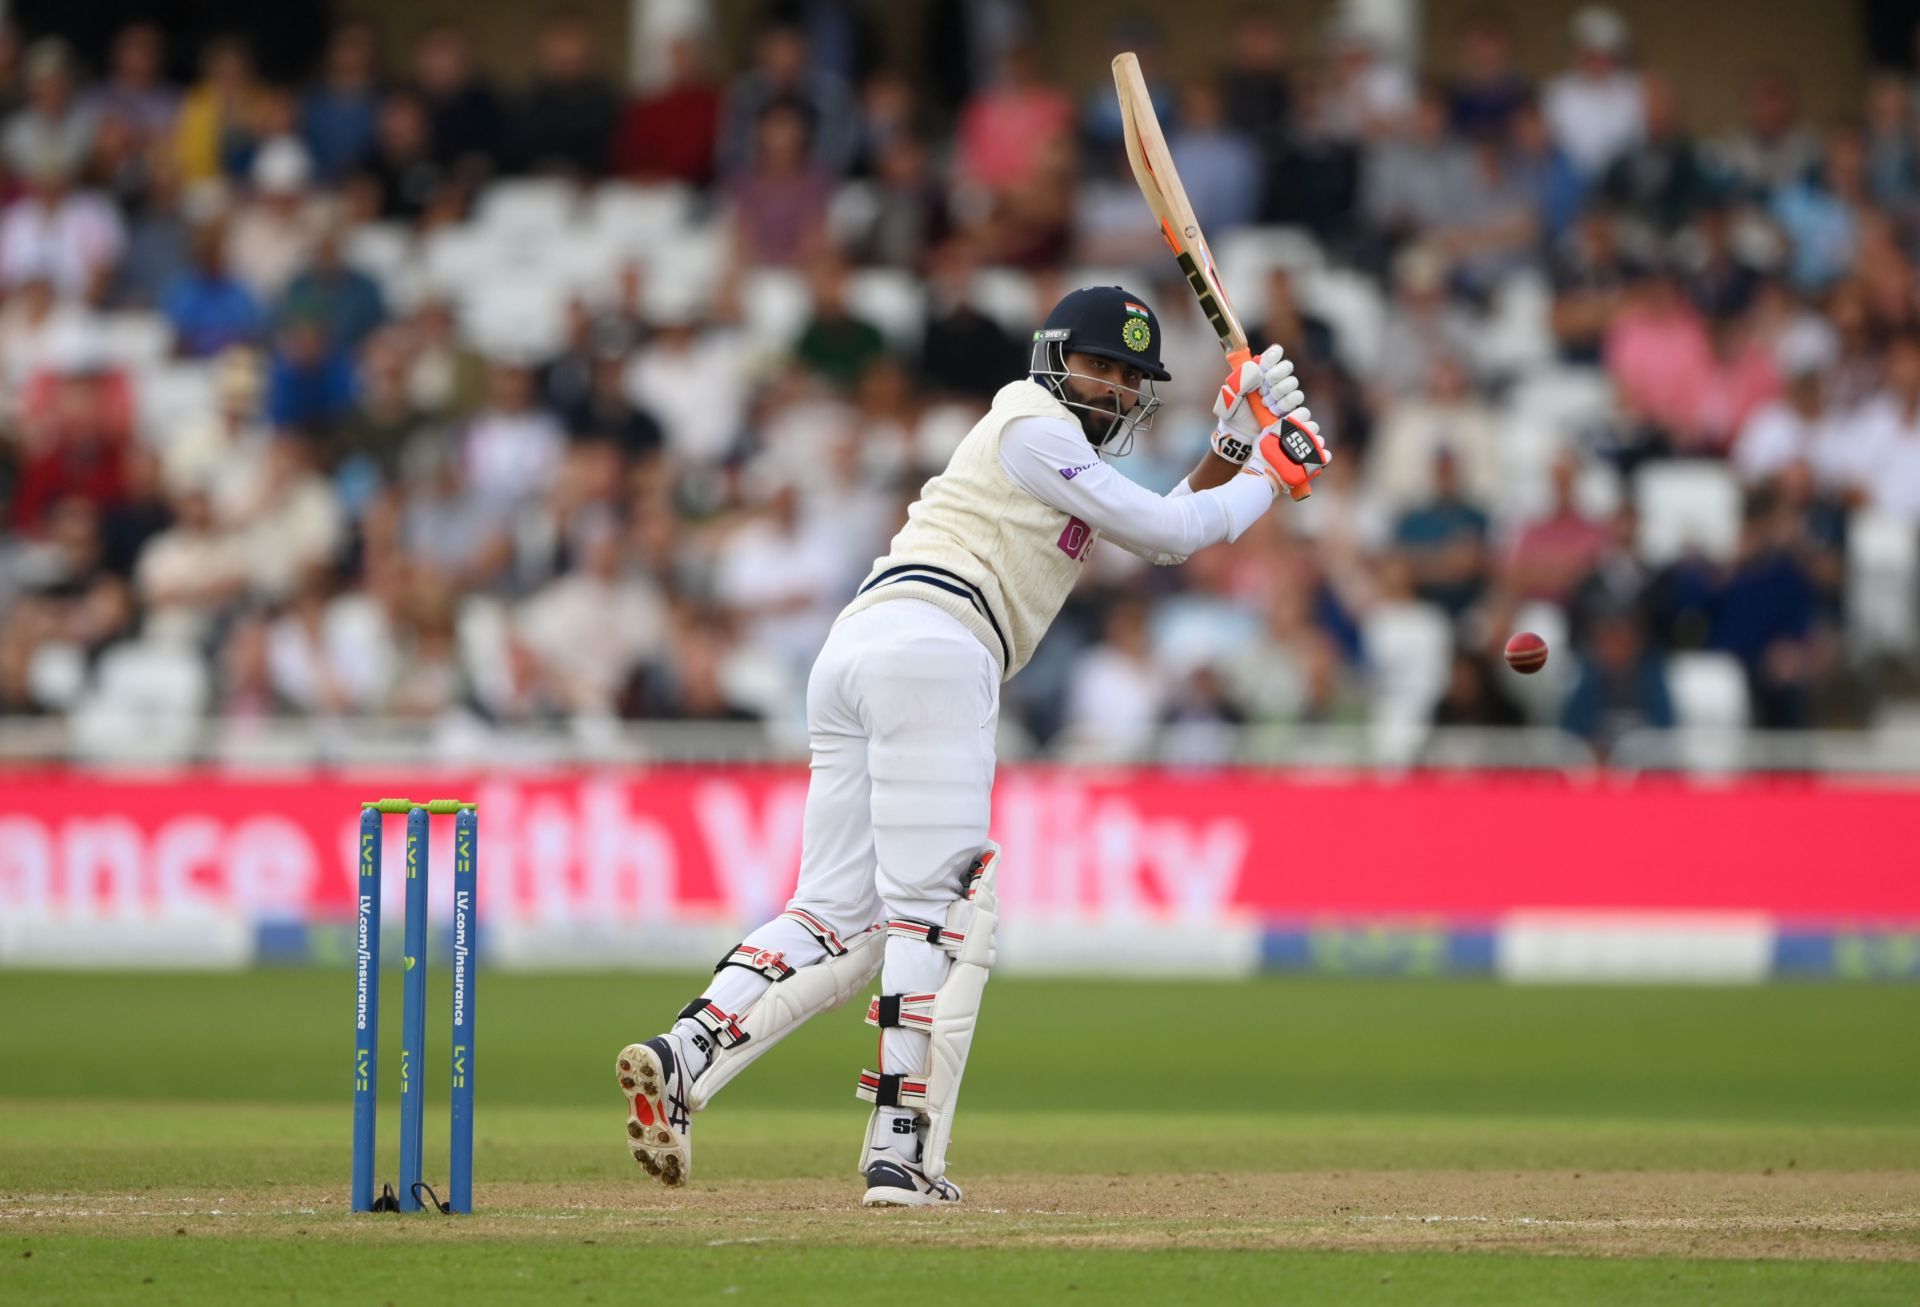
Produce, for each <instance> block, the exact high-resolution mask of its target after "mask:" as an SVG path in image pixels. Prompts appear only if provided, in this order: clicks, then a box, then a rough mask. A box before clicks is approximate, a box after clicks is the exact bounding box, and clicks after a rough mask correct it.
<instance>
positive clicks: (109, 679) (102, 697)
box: [71, 643, 208, 761]
mask: <svg viewBox="0 0 1920 1307" xmlns="http://www.w3.org/2000/svg"><path fill="white" fill-rule="evenodd" d="M207 694H208V669H207V664H206V661H205V659H203V658H202V657H201V655H200V653H199V651H198V650H196V649H192V648H186V647H176V646H173V645H165V644H147V643H128V644H121V645H116V646H115V647H114V648H112V649H109V650H108V651H107V653H106V654H105V656H103V657H102V658H101V660H100V667H99V671H98V674H97V676H96V679H95V683H94V688H93V690H92V691H91V693H89V694H88V695H87V697H86V698H85V699H84V700H83V701H82V702H81V704H80V705H79V706H78V707H77V708H76V709H75V710H74V712H73V716H72V719H71V725H72V731H73V743H74V747H75V749H76V750H77V751H78V752H79V753H80V754H81V755H82V756H84V757H87V758H90V759H93V760H96V761H149V760H162V759H178V758H183V757H185V756H186V755H187V754H188V753H189V752H190V751H191V749H192V747H193V744H194V741H195V740H196V738H197V737H198V734H199V728H200V714H201V712H202V710H203V709H204V708H205V707H206V701H207Z"/></svg>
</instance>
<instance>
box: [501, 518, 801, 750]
mask: <svg viewBox="0 0 1920 1307" xmlns="http://www.w3.org/2000/svg"><path fill="white" fill-rule="evenodd" d="M773 570H774V571H775V572H776V573H777V572H779V571H780V570H781V569H780V568H777V567H776V568H775V569H773ZM666 623H667V613H666V605H665V603H664V601H663V598H662V596H661V594H660V590H659V587H658V586H656V585H655V584H654V583H653V581H652V580H651V579H650V578H648V577H647V576H646V575H645V574H644V573H643V572H639V571H637V570H635V569H633V568H631V567H629V566H627V565H626V560H625V559H623V558H622V556H621V549H620V536H619V534H618V533H617V532H615V531H614V530H612V529H611V528H608V529H603V530H600V531H597V532H595V533H594V534H593V535H591V536H590V537H589V539H588V541H587V543H586V545H585V546H584V548H583V549H582V551H581V554H580V557H579V558H578V560H577V561H576V563H575V565H574V567H573V568H572V570H570V571H568V572H567V573H566V574H565V575H563V576H560V577H557V578H556V579H554V580H553V581H551V582H549V583H548V584H547V585H546V586H545V587H544V588H542V589H541V590H540V591H538V592H537V593H535V594H534V595H533V596H531V597H530V598H529V599H527V601H526V602H525V603H523V604H522V605H521V606H520V609H519V612H518V614H517V615H516V618H515V624H516V626H517V628H518V635H519V639H520V641H521V642H522V643H524V644H525V645H526V647H527V648H528V649H529V650H531V651H532V652H533V654H534V656H535V658H536V660H537V662H538V665H539V669H540V676H541V679H542V680H543V681H544V682H545V683H546V684H547V685H549V686H550V687H552V691H553V694H554V697H555V699H556V700H557V702H559V703H560V704H561V705H563V706H564V708H565V710H566V711H567V712H569V713H585V714H589V715H593V716H606V715H610V714H612V713H613V712H614V710H615V707H616V705H617V703H618V700H619V696H620V693H621V691H622V690H623V689H624V688H625V686H626V684H627V682H628V681H629V680H630V679H631V677H632V675H633V673H634V671H635V670H636V669H638V668H639V667H640V666H641V665H642V664H643V663H644V662H646V661H647V660H649V659H651V658H652V657H654V656H655V655H656V654H657V652H658V651H659V649H660V647H661V645H662V643H663V642H664V640H665V637H666Z"/></svg>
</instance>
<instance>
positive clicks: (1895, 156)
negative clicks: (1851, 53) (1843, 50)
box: [1866, 72, 1920, 224]
mask: <svg viewBox="0 0 1920 1307" xmlns="http://www.w3.org/2000/svg"><path fill="white" fill-rule="evenodd" d="M1916 119H1920V103H1916V102H1915V101H1914V100H1913V99H1912V98H1910V97H1909V96H1908V94H1907V87H1906V85H1905V83H1904V82H1902V80H1901V78H1900V76H1899V74H1897V73H1889V72H1880V73H1875V74H1874V76H1873V78H1872V80H1871V81H1869V82H1868V83H1867V108H1866V151H1867V192H1868V194H1869V195H1871V196H1872V197H1873V200H1874V202H1875V203H1876V204H1878V205H1880V206H1881V207H1883V208H1885V209H1886V210H1887V211H1888V212H1890V213H1891V214H1893V215H1894V216H1895V217H1897V218H1900V219H1902V220H1904V221H1906V222H1908V223H1909V224H1911V222H1912V221H1913V219H1914V218H1915V216H1916V214H1915V212H1914V210H1915V206H1916V205H1917V204H1920V140H1917V139H1916V131H1917V128H1916Z"/></svg>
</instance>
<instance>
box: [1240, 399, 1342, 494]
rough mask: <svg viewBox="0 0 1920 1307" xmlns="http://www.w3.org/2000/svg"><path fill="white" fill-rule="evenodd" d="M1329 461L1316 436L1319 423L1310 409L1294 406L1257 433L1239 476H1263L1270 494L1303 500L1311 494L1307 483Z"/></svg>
mask: <svg viewBox="0 0 1920 1307" xmlns="http://www.w3.org/2000/svg"><path fill="white" fill-rule="evenodd" d="M1332 461H1333V455H1332V454H1331V453H1330V452H1328V450H1327V442H1326V441H1324V440H1322V439H1321V438H1320V424H1319V423H1318V422H1315V421H1314V420H1313V414H1312V413H1311V412H1310V411H1308V410H1307V409H1304V408H1296V409H1295V410H1293V412H1291V413H1289V414H1287V415H1286V416H1285V417H1283V418H1281V419H1280V420H1279V421H1278V422H1275V423H1273V424H1272V425H1271V426H1269V427H1268V428H1267V429H1266V430H1265V431H1262V432H1261V433H1260V439H1259V441H1258V442H1257V443H1256V444H1255V445H1254V450H1253V456H1252V457H1251V458H1249V459H1248V460H1247V465H1246V467H1245V468H1244V469H1242V471H1241V475H1242V476H1263V477H1266V478H1267V479H1268V480H1269V481H1271V482H1273V491H1274V494H1276V495H1282V494H1284V495H1287V496H1289V497H1291V498H1293V499H1305V498H1306V497H1307V496H1308V495H1309V494H1311V493H1312V491H1311V490H1310V489H1309V487H1308V485H1307V483H1308V482H1310V481H1312V480H1313V479H1314V478H1315V477H1317V476H1319V475H1320V474H1321V473H1322V472H1324V471H1326V470H1327V464H1329V463H1331V462H1332Z"/></svg>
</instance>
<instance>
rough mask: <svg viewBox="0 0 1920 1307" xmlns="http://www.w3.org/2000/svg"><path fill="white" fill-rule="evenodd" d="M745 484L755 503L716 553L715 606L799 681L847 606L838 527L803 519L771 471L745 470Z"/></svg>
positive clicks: (788, 487) (792, 495) (790, 489)
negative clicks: (843, 586)
mask: <svg viewBox="0 0 1920 1307" xmlns="http://www.w3.org/2000/svg"><path fill="white" fill-rule="evenodd" d="M746 476H747V478H748V486H749V490H748V494H749V495H751V496H755V497H757V498H758V499H759V500H760V502H759V503H758V504H757V505H756V508H755V511H753V512H752V513H751V514H750V515H749V516H748V517H747V518H746V519H745V520H744V521H742V522H741V523H740V524H739V525H738V526H736V527H734V528H733V529H732V530H731V531H729V532H728V533H727V536H726V538H725V540H724V541H723V542H722V543H721V545H720V547H719V551H718V554H717V556H716V557H715V559H714V574H713V598H714V602H715V603H716V604H717V605H719V607H720V608H721V609H722V610H723V611H724V612H726V613H727V614H728V615H729V616H730V617H731V619H732V620H733V621H734V622H736V623H737V624H738V627H739V630H740V633H741V635H742V637H743V638H744V639H745V641H746V642H747V644H748V645H749V646H751V647H752V648H754V649H755V650H758V651H760V652H762V653H767V654H771V655H773V656H774V657H776V658H778V659H779V660H780V663H781V665H782V666H783V668H784V669H785V671H786V672H787V673H788V674H789V675H790V676H794V677H803V676H804V674H805V671H806V668H807V667H808V665H809V664H810V663H811V662H812V661H813V657H814V655H815V654H817V653H818V652H819V651H820V642H821V641H822V640H824V639H825V638H826V634H827V628H828V627H829V626H831V625H832V624H833V618H834V615H835V614H836V613H837V612H838V611H839V609H840V606H841V604H843V603H844V602H846V595H845V593H844V591H843V590H842V588H841V587H842V584H843V582H844V580H845V577H844V575H843V568H842V566H841V559H840V548H839V541H838V526H839V523H838V522H837V521H836V520H835V519H833V518H832V517H826V518H816V519H813V520H808V519H807V518H806V517H804V516H803V515H802V514H801V512H800V497H799V494H798V492H797V490H796V489H795V487H794V486H793V485H792V484H791V483H790V482H786V481H783V480H780V479H778V473H775V472H774V471H772V470H771V469H770V468H767V467H764V466H759V467H749V468H748V469H747V472H746Z"/></svg>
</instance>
